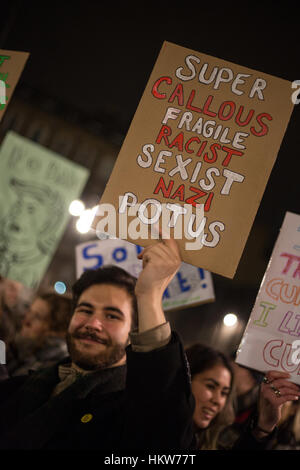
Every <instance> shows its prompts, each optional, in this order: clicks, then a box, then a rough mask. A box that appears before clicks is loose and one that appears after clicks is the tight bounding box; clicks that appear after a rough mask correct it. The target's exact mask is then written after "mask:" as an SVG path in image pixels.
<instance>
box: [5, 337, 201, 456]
mask: <svg viewBox="0 0 300 470" xmlns="http://www.w3.org/2000/svg"><path fill="white" fill-rule="evenodd" d="M126 353H127V372H126V366H120V367H114V368H110V369H106V370H103V371H96V372H94V373H92V374H88V375H85V376H83V377H82V378H79V379H78V380H77V381H76V382H74V383H73V384H72V385H71V386H69V387H68V388H67V389H65V390H64V391H63V392H61V393H60V394H59V395H56V396H52V397H51V394H52V391H53V388H54V387H55V385H56V384H57V383H58V382H59V378H58V365H55V366H52V367H49V368H47V369H44V370H41V371H38V372H35V373H33V374H32V375H31V376H29V377H28V378H26V379H24V378H23V377H13V378H11V379H9V380H7V381H4V382H1V383H0V403H1V406H0V448H2V449H74V450H75V449H78V450H80V449H98V450H115V451H117V450H124V449H126V450H143V451H146V450H148V449H151V450H152V449H169V450H172V449H173V450H179V449H187V448H191V447H192V441H193V431H192V427H193V426H192V422H193V411H194V399H193V396H192V393H191V388H190V377H189V373H188V367H187V362H186V359H185V355H184V352H183V348H182V345H181V343H180V341H179V339H178V337H177V335H176V334H175V333H173V334H172V338H171V341H170V343H169V344H168V345H167V346H164V347H163V348H160V349H156V350H154V351H151V352H146V353H141V352H134V351H132V348H131V346H129V347H128V348H127V351H126ZM85 415H91V416H89V418H91V419H90V420H88V419H87V420H85V419H83V420H82V417H83V416H85ZM83 421H86V422H83Z"/></svg>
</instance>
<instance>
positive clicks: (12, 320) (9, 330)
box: [0, 276, 29, 358]
mask: <svg viewBox="0 0 300 470" xmlns="http://www.w3.org/2000/svg"><path fill="white" fill-rule="evenodd" d="M25 291H26V289H25V287H24V286H23V285H22V284H21V283H20V282H17V281H13V280H11V279H6V278H3V277H1V276H0V339H1V340H2V341H4V342H5V345H6V356H7V357H8V358H9V356H10V348H11V344H12V342H13V340H14V338H15V335H16V333H17V332H18V331H19V330H20V328H21V324H22V319H23V317H24V314H25V311H26V309H27V307H28V303H27V301H28V298H29V297H28V292H26V293H25Z"/></svg>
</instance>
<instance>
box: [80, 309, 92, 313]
mask: <svg viewBox="0 0 300 470" xmlns="http://www.w3.org/2000/svg"><path fill="white" fill-rule="evenodd" d="M77 312H78V313H87V314H91V313H93V312H92V310H87V309H85V308H79V309H78V310H77Z"/></svg>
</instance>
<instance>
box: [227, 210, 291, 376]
mask: <svg viewBox="0 0 300 470" xmlns="http://www.w3.org/2000/svg"><path fill="white" fill-rule="evenodd" d="M299 306H300V215H297V214H293V213H291V212H287V213H286V216H285V218H284V222H283V225H282V227H281V231H280V235H279V237H278V239H277V242H276V244H275V247H274V250H273V253H272V256H271V259H270V262H269V265H268V268H267V270H266V273H265V276H264V278H263V281H262V283H261V286H260V289H259V292H258V295H257V298H256V301H255V305H254V308H253V310H252V313H251V316H250V318H249V321H248V325H247V327H246V330H245V332H244V336H243V338H242V341H241V344H240V346H239V349H238V353H237V358H236V362H238V363H239V364H242V365H244V366H247V367H250V368H252V369H257V370H259V371H262V372H265V371H267V370H281V371H284V372H289V373H290V374H291V376H292V379H291V380H292V381H293V382H295V383H299V384H300V311H299ZM297 338H298V339H297Z"/></svg>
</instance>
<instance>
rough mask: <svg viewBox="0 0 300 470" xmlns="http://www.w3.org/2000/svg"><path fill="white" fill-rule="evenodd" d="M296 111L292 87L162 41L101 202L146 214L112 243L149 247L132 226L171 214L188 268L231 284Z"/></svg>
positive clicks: (120, 211)
mask: <svg viewBox="0 0 300 470" xmlns="http://www.w3.org/2000/svg"><path fill="white" fill-rule="evenodd" d="M292 109H293V103H292V101H291V83H290V82H288V81H286V80H283V79H280V78H277V77H273V76H271V75H267V74H265V73H261V72H258V71H255V70H252V69H248V68H246V67H243V66H240V65H236V64H233V63H230V62H226V61H224V60H221V59H218V58H215V57H211V56H208V55H205V54H202V53H199V52H195V51H192V50H189V49H186V48H184V47H180V46H177V45H175V44H172V43H169V42H164V44H163V47H162V50H161V52H160V54H159V56H158V59H157V61H156V64H155V66H154V69H153V71H152V73H151V76H150V79H149V81H148V84H147V86H146V88H145V91H144V94H143V96H142V98H141V101H140V103H139V106H138V108H137V111H136V113H135V116H134V118H133V121H132V123H131V126H130V128H129V131H128V134H127V136H126V138H125V140H124V143H123V146H122V148H121V150H120V153H119V156H118V159H117V161H116V164H115V167H114V169H113V172H112V174H111V177H110V179H109V181H108V184H107V186H106V189H105V191H104V193H103V195H102V197H101V200H100V204H101V205H104V204H105V205H106V204H112V205H113V206H114V207H115V208H116V211H117V215H118V216H120V215H121V214H122V215H124V214H125V213H126V210H127V209H128V210H131V209H132V207H131V206H133V205H134V204H137V205H138V204H141V206H140V208H139V209H138V211H137V217H136V218H135V219H133V218H130V217H128V230H126V231H125V234H124V230H123V228H122V229H121V228H120V224H119V221H120V220H119V218H118V217H117V222H116V233H115V234H114V233H111V235H116V236H117V237H118V238H126V239H127V240H129V241H131V242H133V243H137V244H140V245H142V246H147V245H148V244H149V243H150V241H149V239H146V237H142V236H132V235H131V232H130V228H132V227H133V224H135V225H137V221H136V219H137V218H139V219H140V220H142V221H143V222H142V223H143V224H152V223H154V220H155V221H157V220H159V222H160V221H161V220H162V218H163V215H161V214H165V213H167V216H168V223H169V226H171V227H172V225H174V230H175V229H176V227H177V225H178V224H179V219H181V223H182V219H183V221H184V230H183V229H182V234H181V236H180V237H178V238H181V239H179V240H178V243H179V246H180V250H181V255H182V259H183V261H185V262H186V263H189V264H192V265H195V266H199V267H202V268H205V269H208V270H209V271H212V272H215V273H218V274H221V275H224V276H227V277H230V278H232V277H233V276H234V274H235V271H236V269H237V265H238V262H239V260H240V257H241V254H242V251H243V249H244V245H245V243H246V240H247V237H248V234H249V231H250V229H251V225H252V223H253V220H254V217H255V214H256V212H257V209H258V206H259V203H260V200H261V197H262V195H263V192H264V189H265V186H266V183H267V180H268V178H269V175H270V172H271V169H272V167H273V164H274V162H275V159H276V155H277V152H278V150H279V147H280V144H281V141H282V139H283V136H284V133H285V130H286V127H287V124H288V121H289V118H290V115H291V112H292ZM197 204H203V205H204V218H200V219H198V222H197V219H195V217H196V206H197ZM162 207H163V209H164V210H163V209H162ZM149 208H151V209H152V213H151V214H150V215H148V214H149V213H148V214H147V213H146V212H145V211H146V210H148V209H149ZM164 211H165V212H164ZM104 221H105V214H102V215H101V214H99V215H98V216H96V217H95V220H94V223H93V227H94V228H96V227H97V230H99V232H101V231H102V232H103V226H104V224H103V222H104ZM142 223H141V224H140V225H141V226H142ZM107 225H108V229H107V230H106V233H109V232H110V231H111V230H112V231H114V227H113V228H112V229H111V228H110V227H109V223H107ZM112 225H113V224H112ZM99 226H100V228H99ZM118 229H119V230H118ZM104 231H105V230H104ZM121 232H122V233H121ZM141 232H142V230H141ZM143 233H144V232H143ZM171 234H172V232H171ZM195 234H196V235H195ZM192 236H194V237H196V238H197V237H198V238H199V241H201V244H200V247H199V248H196V247H195V248H190V247H189V248H187V241H188V240H191V237H192ZM202 245H203V246H202Z"/></svg>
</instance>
